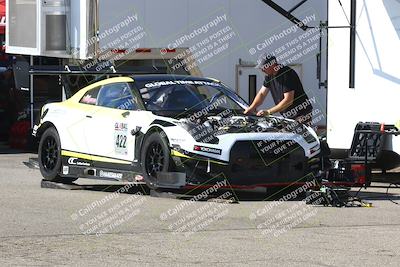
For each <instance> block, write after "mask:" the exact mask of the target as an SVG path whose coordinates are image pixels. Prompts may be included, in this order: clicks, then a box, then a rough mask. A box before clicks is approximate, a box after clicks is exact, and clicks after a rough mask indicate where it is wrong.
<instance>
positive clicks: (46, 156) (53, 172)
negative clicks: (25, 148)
mask: <svg viewBox="0 0 400 267" xmlns="http://www.w3.org/2000/svg"><path fill="white" fill-rule="evenodd" d="M38 158H39V167H40V172H41V174H42V176H43V177H44V178H45V179H46V180H49V181H52V182H62V183H70V182H73V181H75V180H76V179H78V178H73V177H61V176H60V175H59V173H60V170H61V142H60V137H59V135H58V132H57V130H56V129H55V128H54V127H50V128H48V129H47V130H46V131H45V132H44V133H43V135H42V137H41V138H40V143H39V151H38Z"/></svg>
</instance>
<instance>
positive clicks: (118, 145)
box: [114, 122, 128, 155]
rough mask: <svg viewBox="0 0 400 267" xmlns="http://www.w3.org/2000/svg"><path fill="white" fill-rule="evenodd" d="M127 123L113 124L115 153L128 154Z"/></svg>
mask: <svg viewBox="0 0 400 267" xmlns="http://www.w3.org/2000/svg"><path fill="white" fill-rule="evenodd" d="M127 141H128V124H127V123H121V122H116V123H115V124H114V150H115V153H116V154H119V155H128V149H127Z"/></svg>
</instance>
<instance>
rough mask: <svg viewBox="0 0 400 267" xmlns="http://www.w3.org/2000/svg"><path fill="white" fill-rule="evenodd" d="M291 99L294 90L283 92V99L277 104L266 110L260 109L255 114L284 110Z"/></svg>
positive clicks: (292, 98)
mask: <svg viewBox="0 0 400 267" xmlns="http://www.w3.org/2000/svg"><path fill="white" fill-rule="evenodd" d="M293 100H294V91H289V92H287V93H284V94H283V99H282V101H281V102H279V103H278V105H276V106H274V107H272V108H270V109H268V110H260V111H259V112H258V113H257V116H265V115H269V114H274V113H278V112H281V111H283V110H285V109H286V108H287V107H289V106H290V105H291V104H293Z"/></svg>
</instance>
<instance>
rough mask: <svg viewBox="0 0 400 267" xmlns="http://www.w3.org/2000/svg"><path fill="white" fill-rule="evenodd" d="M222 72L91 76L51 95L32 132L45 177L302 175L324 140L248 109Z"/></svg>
mask: <svg viewBox="0 0 400 267" xmlns="http://www.w3.org/2000/svg"><path fill="white" fill-rule="evenodd" d="M247 107H248V104H247V103H246V102H245V101H244V100H243V99H242V98H241V97H240V96H238V95H237V94H236V93H235V92H234V91H233V90H232V89H230V88H228V87H227V86H226V85H224V84H223V83H222V82H220V81H218V80H216V79H209V78H196V77H192V76H177V75H136V76H131V77H116V78H109V79H105V80H101V81H98V82H96V83H93V84H91V85H89V86H87V87H85V88H83V89H81V90H80V91H78V92H77V93H76V94H75V95H73V96H72V97H71V98H69V99H68V100H66V101H63V102H60V103H51V104H46V105H45V106H44V107H43V108H42V111H41V117H40V122H39V124H38V125H36V126H35V127H34V130H33V134H34V136H36V137H37V139H38V140H40V141H39V147H38V158H39V166H40V171H41V174H42V175H43V177H44V178H45V179H47V180H50V181H60V182H71V181H74V180H76V179H78V178H94V179H111V180H120V181H130V182H135V181H141V180H144V181H145V182H146V184H147V185H148V186H149V187H150V188H181V187H185V186H193V185H195V186H201V185H204V186H210V185H213V184H215V183H218V182H223V183H224V185H226V186H228V187H235V186H237V187H241V186H250V187H251V186H268V185H285V184H287V185H289V184H293V183H304V182H305V181H307V180H309V179H310V174H311V176H312V175H313V173H315V171H316V170H315V164H318V160H319V153H320V142H319V140H318V137H317V135H316V133H315V132H314V131H313V129H311V128H310V127H307V126H305V125H302V124H300V123H298V122H296V121H294V120H289V119H284V118H280V117H274V116H269V117H258V116H255V115H244V110H245V109H246V108H247Z"/></svg>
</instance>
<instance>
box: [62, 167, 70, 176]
mask: <svg viewBox="0 0 400 267" xmlns="http://www.w3.org/2000/svg"><path fill="white" fill-rule="evenodd" d="M62 172H63V174H68V173H69V167H68V166H63V167H62Z"/></svg>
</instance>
